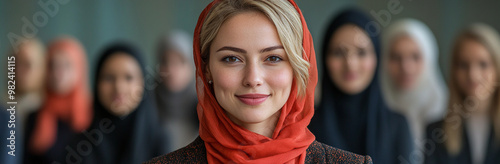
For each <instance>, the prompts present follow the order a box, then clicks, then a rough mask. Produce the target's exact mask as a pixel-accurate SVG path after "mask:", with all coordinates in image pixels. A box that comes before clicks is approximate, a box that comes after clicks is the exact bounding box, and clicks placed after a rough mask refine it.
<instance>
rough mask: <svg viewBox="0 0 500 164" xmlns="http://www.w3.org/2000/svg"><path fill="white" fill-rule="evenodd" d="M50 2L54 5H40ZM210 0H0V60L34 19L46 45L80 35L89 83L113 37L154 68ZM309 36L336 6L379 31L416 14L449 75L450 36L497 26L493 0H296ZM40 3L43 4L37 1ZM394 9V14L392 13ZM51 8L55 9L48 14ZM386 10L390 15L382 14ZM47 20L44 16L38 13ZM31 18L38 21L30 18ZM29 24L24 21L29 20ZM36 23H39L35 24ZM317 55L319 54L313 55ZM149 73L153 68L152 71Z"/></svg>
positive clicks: (498, 11)
mask: <svg viewBox="0 0 500 164" xmlns="http://www.w3.org/2000/svg"><path fill="white" fill-rule="evenodd" d="M51 2H54V3H56V4H57V6H58V8H55V7H54V6H50V7H49V8H48V10H47V9H46V7H44V6H45V5H43V4H50V3H51ZM210 2H211V1H209V0H141V1H139V0H135V1H133V0H120V1H118V0H106V1H104V0H101V1H98V0H85V1H84V0H64V1H63V0H61V1H57V0H16V1H14V0H0V53H1V54H2V57H1V59H0V62H1V63H2V64H0V65H2V66H3V67H6V65H7V63H6V62H7V56H8V54H9V53H10V52H11V51H12V45H11V42H10V40H9V33H10V34H11V35H12V33H13V34H15V35H19V36H22V35H23V26H25V25H26V24H27V23H26V22H29V23H33V25H34V26H35V28H36V29H37V32H36V33H34V32H33V33H34V34H35V36H36V37H38V38H40V39H41V40H42V41H43V42H44V43H45V44H47V43H48V42H49V41H50V40H52V39H53V38H55V37H57V36H59V35H62V34H66V35H71V36H74V37H76V38H77V39H79V40H80V41H81V42H82V43H83V45H84V47H85V49H86V51H87V55H88V56H87V59H88V61H89V63H90V66H89V69H90V70H89V72H90V73H91V74H90V77H91V78H90V79H89V80H90V81H93V80H92V78H93V73H94V67H95V65H96V60H97V58H98V53H99V52H100V51H101V49H102V48H103V47H104V46H105V45H106V44H108V43H109V42H112V41H114V40H118V39H125V40H128V41H131V42H132V43H134V44H136V45H137V46H138V47H140V48H141V49H142V50H143V52H144V54H145V55H146V56H145V58H146V61H147V63H148V67H149V68H147V69H150V70H151V71H153V70H154V68H155V65H156V61H155V49H156V45H157V43H156V42H157V40H158V38H159V37H160V35H162V34H164V33H165V32H167V31H168V30H170V29H182V30H184V31H187V32H189V33H192V32H193V31H194V27H195V25H196V22H197V19H198V16H199V14H200V13H201V11H202V10H203V8H204V7H205V6H206V5H207V4H208V3H210ZM296 2H297V4H298V5H299V7H300V8H301V10H302V12H303V14H304V16H305V19H306V21H307V24H308V27H309V29H310V31H311V33H312V35H313V38H314V42H315V43H316V44H315V47H316V53H317V54H318V56H319V55H320V54H321V52H320V51H319V48H320V46H321V45H320V43H321V40H322V39H323V36H322V34H323V32H324V31H325V26H326V25H327V23H328V21H329V20H330V19H331V18H332V17H333V16H334V14H336V13H337V12H339V10H341V9H343V8H345V7H349V6H358V7H359V8H362V9H364V10H365V11H367V12H368V13H371V12H373V13H375V14H371V15H372V16H375V17H377V15H378V16H380V18H381V20H382V21H377V22H378V23H379V25H381V27H382V30H383V28H384V27H385V26H384V24H385V23H388V24H390V23H392V22H393V21H395V20H398V19H400V18H408V17H411V18H415V19H419V20H421V21H423V22H424V23H426V24H427V25H428V26H429V27H430V29H431V30H432V31H433V33H434V34H435V36H436V38H437V41H438V44H439V51H440V61H439V62H440V66H441V70H442V72H443V74H444V75H445V77H447V74H448V71H449V70H448V56H449V53H450V48H451V45H452V44H453V39H454V37H455V35H456V34H457V33H458V32H459V31H460V29H462V28H464V27H465V26H466V25H468V24H470V23H473V22H483V23H486V24H489V25H491V26H493V27H494V28H496V29H497V30H499V29H500V18H499V15H500V1H498V0H496V1H495V0H440V1H436V0H296ZM41 4H42V5H41ZM391 6H393V7H395V8H396V9H398V11H399V12H394V13H391V12H390V9H391V8H393V7H391ZM47 11H55V12H51V13H49V12H47ZM383 13H385V15H384V14H383ZM387 13H389V14H388V15H389V16H390V17H387ZM44 14H45V15H46V16H47V17H46V18H47V19H44V17H43V15H44ZM34 17H36V18H38V20H34V19H33V18H34ZM29 23H28V24H29ZM35 23H38V25H37V24H35ZM499 46H500V45H499ZM317 58H318V59H319V58H320V57H317ZM5 72H6V68H2V69H1V70H0V75H1V77H0V81H1V83H0V93H1V94H0V95H4V94H5V93H4V92H5V91H6V83H5V78H6V75H5ZM151 73H153V72H151Z"/></svg>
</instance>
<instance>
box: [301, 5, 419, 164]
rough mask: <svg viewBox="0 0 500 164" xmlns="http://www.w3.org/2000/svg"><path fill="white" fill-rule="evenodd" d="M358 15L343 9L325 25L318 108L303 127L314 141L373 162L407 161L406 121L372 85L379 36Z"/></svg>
mask: <svg viewBox="0 0 500 164" xmlns="http://www.w3.org/2000/svg"><path fill="white" fill-rule="evenodd" d="M373 22H374V21H372V20H371V18H370V17H368V16H367V15H366V14H365V13H364V12H361V11H359V10H356V9H347V10H344V11H343V12H341V13H340V14H339V15H338V16H337V17H335V18H334V19H333V20H332V22H331V23H330V24H329V26H328V28H327V30H326V33H325V35H324V40H323V48H322V51H321V52H322V53H323V55H322V58H323V60H320V61H322V62H323V68H322V69H323V81H322V88H321V90H322V94H321V102H320V106H319V108H318V109H317V110H316V113H315V114H314V117H313V119H312V121H311V124H310V125H309V128H310V129H311V131H312V132H313V133H314V135H316V137H317V140H318V141H320V142H324V143H326V144H328V145H332V146H334V147H338V148H340V149H344V150H348V151H352V152H354V153H358V154H363V155H370V156H371V157H372V158H373V163H388V164H390V163H400V162H401V159H403V160H409V159H408V157H409V154H410V151H411V150H412V142H411V141H412V140H411V136H410V132H409V128H408V123H407V122H406V119H405V118H404V117H403V116H402V115H399V114H396V113H394V112H392V111H390V110H389V108H388V107H387V105H386V104H385V102H384V100H383V98H382V93H381V91H380V87H379V81H378V75H377V73H378V68H379V63H378V61H379V58H380V50H379V49H380V47H379V38H378V35H379V33H378V32H377V29H376V26H373V24H372V23H373Z"/></svg>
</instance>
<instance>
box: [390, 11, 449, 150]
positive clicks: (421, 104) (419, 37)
mask: <svg viewBox="0 0 500 164" xmlns="http://www.w3.org/2000/svg"><path fill="white" fill-rule="evenodd" d="M402 35H405V36H409V37H410V38H412V39H413V40H414V41H415V42H416V43H417V44H418V46H419V47H420V50H421V52H422V57H423V62H424V66H423V69H424V70H422V73H421V75H420V77H419V78H418V79H417V82H416V84H415V85H416V86H415V87H414V88H412V89H411V90H407V91H402V90H399V89H398V88H397V87H396V86H395V85H394V84H393V82H392V79H391V78H390V77H389V74H388V70H387V69H388V68H387V62H388V60H389V57H388V56H389V51H390V48H391V45H392V44H393V42H394V40H395V39H397V38H398V37H401V36H402ZM382 46H383V47H382V48H383V49H382V67H381V70H380V71H381V72H380V76H381V78H380V80H381V87H382V91H383V92H382V93H383V95H384V98H385V100H386V101H387V104H388V105H389V107H390V109H393V110H395V111H397V112H400V113H402V114H403V115H405V116H406V118H407V119H408V122H409V124H410V127H411V131H412V133H413V136H414V138H415V139H418V141H422V140H423V138H424V137H425V127H426V126H427V124H429V123H432V122H434V121H438V120H441V119H442V118H443V116H444V114H445V112H446V103H447V100H448V98H447V97H448V93H447V88H446V85H445V83H444V80H443V77H442V76H441V71H440V69H439V66H438V55H439V54H438V47H437V43H436V39H435V37H434V35H433V34H432V32H431V30H430V29H429V28H428V27H427V26H426V25H425V24H424V23H422V22H420V21H418V20H415V19H403V20H399V21H396V22H395V23H393V24H392V25H391V26H389V27H388V28H387V29H386V31H384V33H383V36H382ZM417 146H420V145H417ZM416 148H418V147H416Z"/></svg>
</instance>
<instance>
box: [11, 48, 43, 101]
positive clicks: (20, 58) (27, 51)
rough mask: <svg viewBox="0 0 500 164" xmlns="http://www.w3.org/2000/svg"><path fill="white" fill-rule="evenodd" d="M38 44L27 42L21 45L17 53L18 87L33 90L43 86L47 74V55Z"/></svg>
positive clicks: (27, 90) (24, 90)
mask: <svg viewBox="0 0 500 164" xmlns="http://www.w3.org/2000/svg"><path fill="white" fill-rule="evenodd" d="M42 53H43V52H42V50H41V49H40V48H39V47H38V45H37V44H35V43H33V42H26V43H24V44H22V45H21V46H20V47H19V52H18V53H17V54H16V62H17V63H16V72H17V74H16V84H17V86H16V89H17V90H19V91H21V92H31V91H36V90H39V89H41V88H42V85H41V84H44V83H41V82H42V81H43V77H44V76H45V70H46V68H45V63H44V62H45V60H43V59H44V58H45V55H44V54H42Z"/></svg>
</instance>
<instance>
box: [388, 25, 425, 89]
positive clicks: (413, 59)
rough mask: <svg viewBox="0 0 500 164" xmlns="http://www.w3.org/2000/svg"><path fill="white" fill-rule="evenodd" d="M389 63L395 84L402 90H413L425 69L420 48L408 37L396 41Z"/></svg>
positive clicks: (390, 51) (392, 46)
mask: <svg viewBox="0 0 500 164" xmlns="http://www.w3.org/2000/svg"><path fill="white" fill-rule="evenodd" d="M387 63H388V64H387V67H388V69H387V71H388V74H389V76H390V78H391V80H392V82H393V84H394V85H395V86H396V88H399V89H401V90H409V89H411V88H413V87H414V86H415V84H416V82H417V80H418V79H419V76H420V75H421V74H422V72H423V68H424V67H423V66H424V60H423V56H422V51H421V50H420V47H419V46H418V44H417V42H415V41H414V40H413V39H412V38H411V37H409V36H407V35H403V36H399V37H397V38H396V39H394V41H393V42H392V45H391V46H390V49H389V57H388V62H387Z"/></svg>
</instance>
